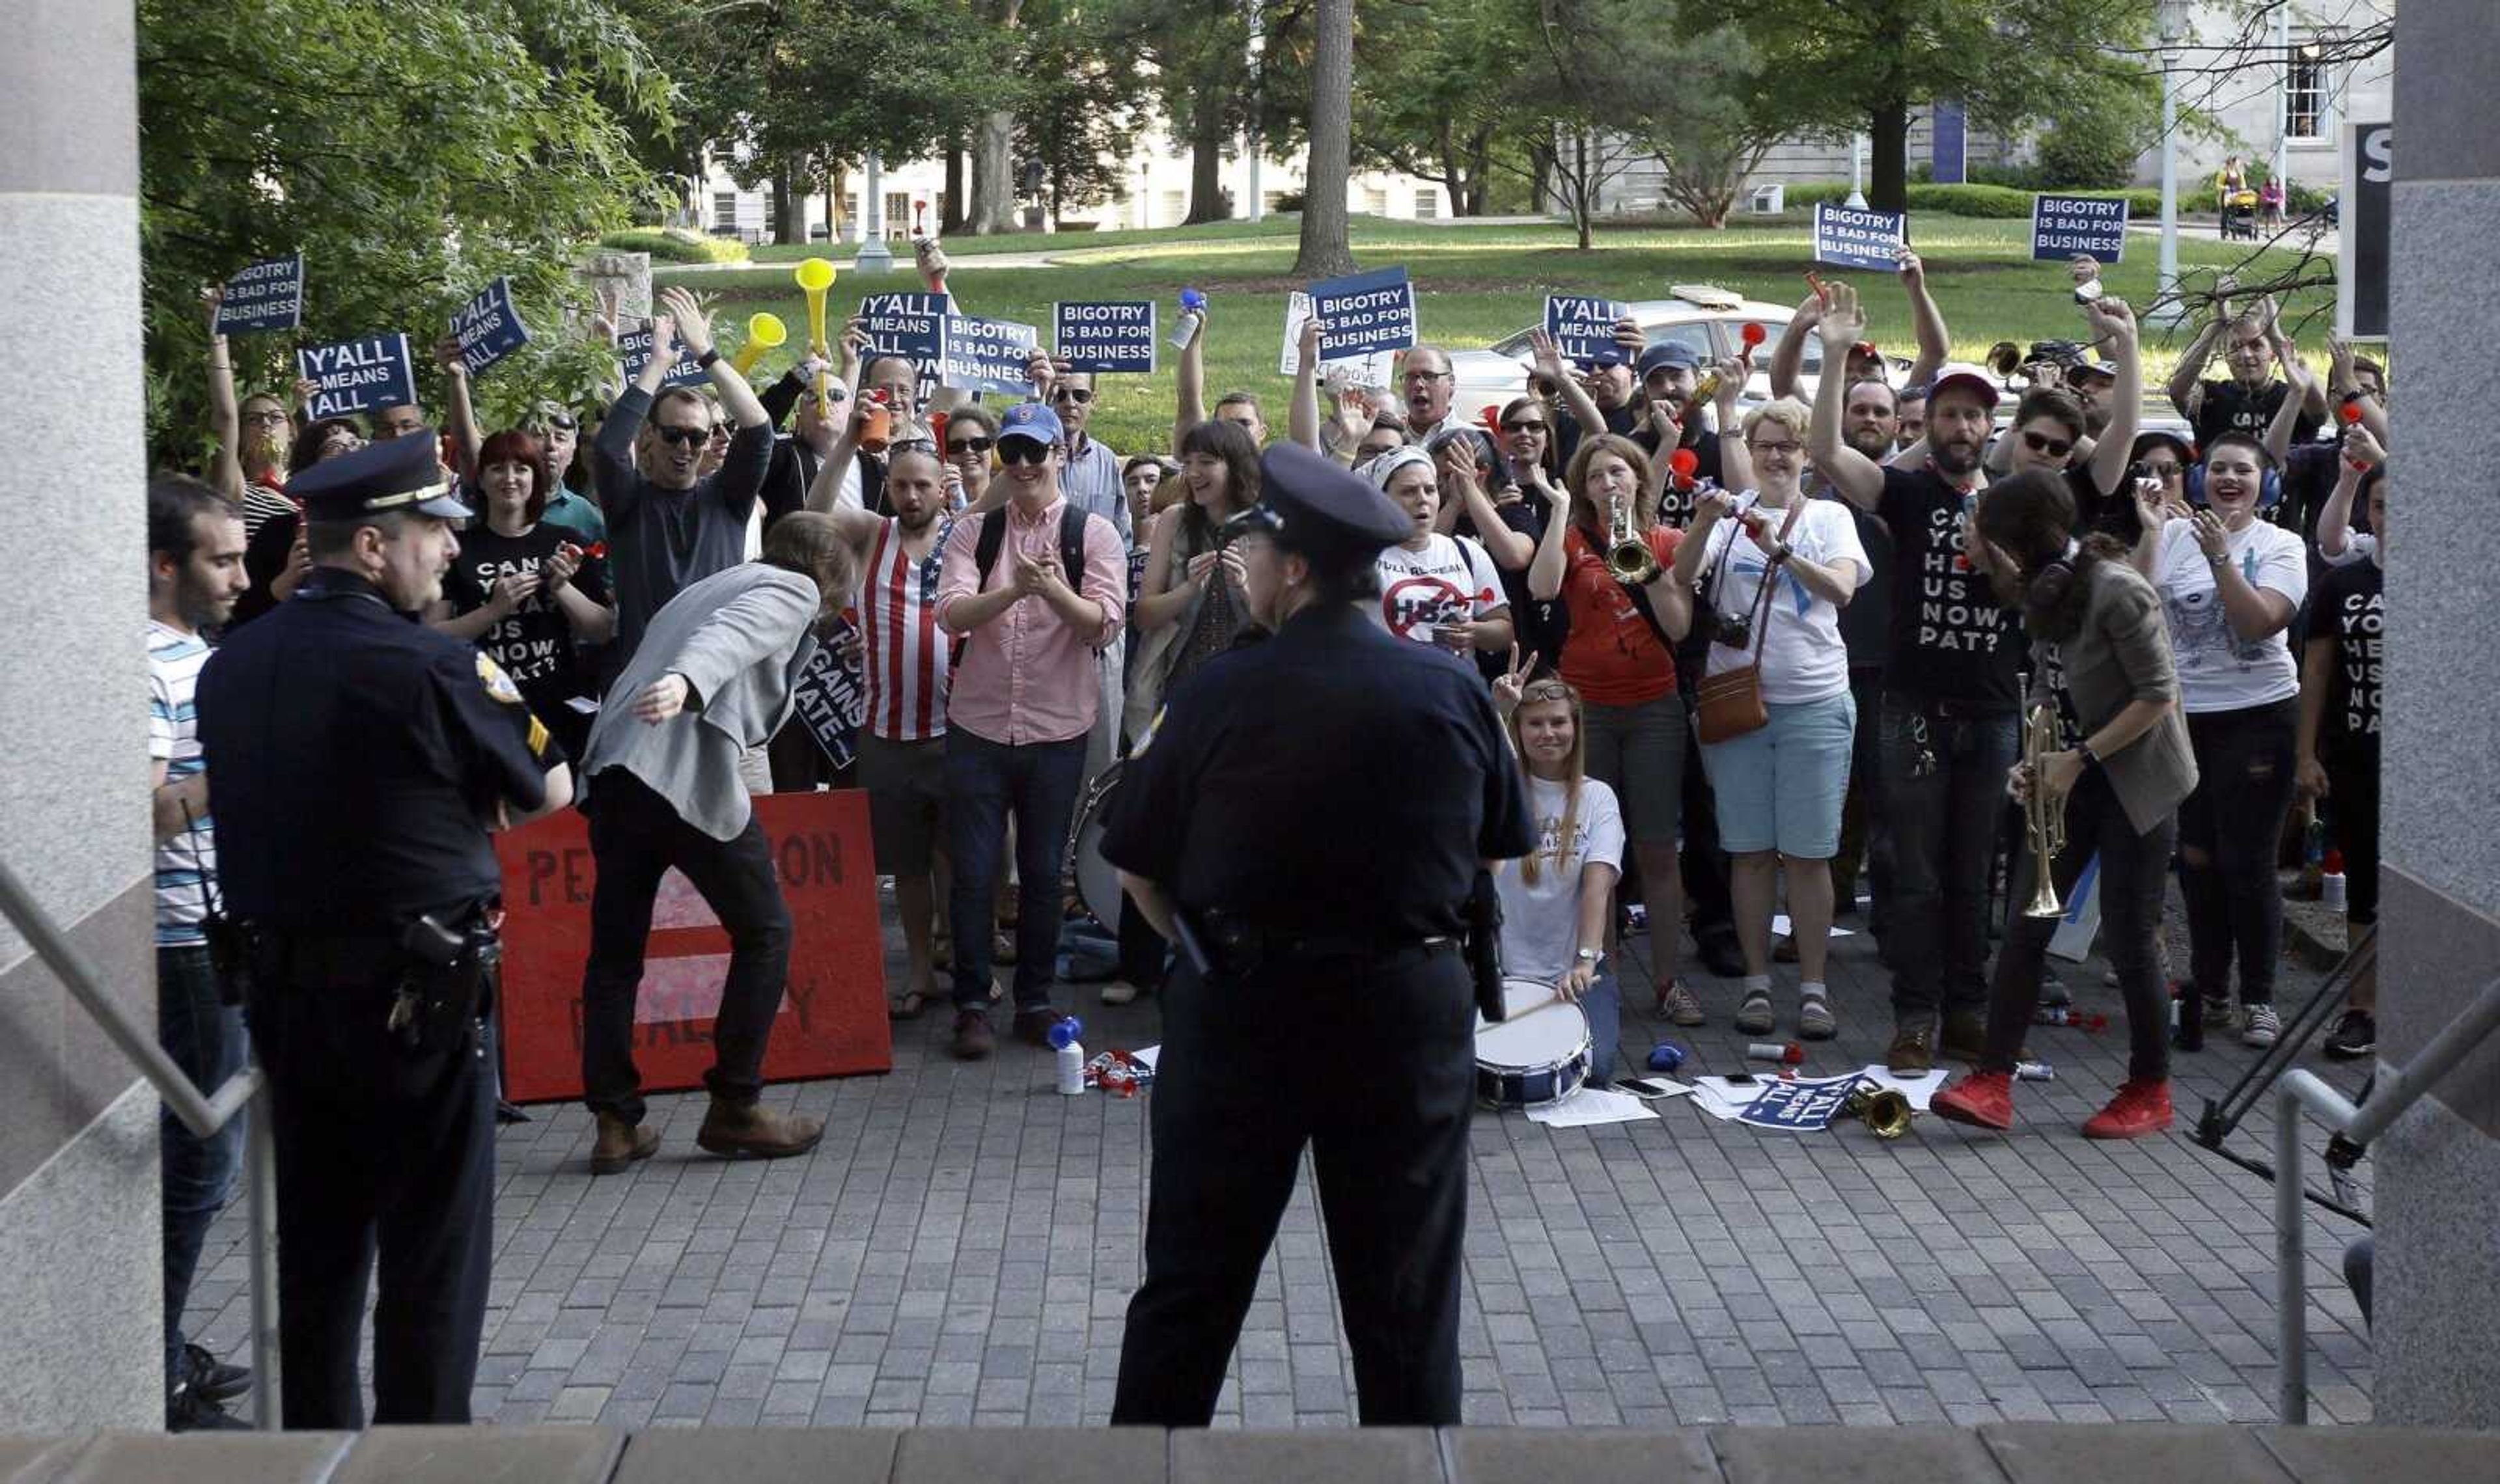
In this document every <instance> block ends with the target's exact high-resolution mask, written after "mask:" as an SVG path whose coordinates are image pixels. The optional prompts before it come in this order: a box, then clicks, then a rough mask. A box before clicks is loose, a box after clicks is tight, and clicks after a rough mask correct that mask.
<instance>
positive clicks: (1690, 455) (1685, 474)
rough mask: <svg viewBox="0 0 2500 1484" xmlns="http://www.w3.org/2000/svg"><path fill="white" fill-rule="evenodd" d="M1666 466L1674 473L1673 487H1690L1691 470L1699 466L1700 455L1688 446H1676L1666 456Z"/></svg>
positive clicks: (1691, 482) (1691, 481) (1691, 480)
mask: <svg viewBox="0 0 2500 1484" xmlns="http://www.w3.org/2000/svg"><path fill="white" fill-rule="evenodd" d="M1666 467H1667V468H1668V470H1670V471H1671V472H1672V473H1673V474H1674V475H1675V487H1676V488H1678V489H1691V488H1692V487H1693V472H1694V470H1696V469H1698V468H1700V467H1701V455H1699V454H1697V453H1695V452H1694V451H1693V450H1692V449H1690V448H1678V449H1676V450H1675V451H1674V452H1673V453H1670V454H1668V455H1667V456H1666Z"/></svg>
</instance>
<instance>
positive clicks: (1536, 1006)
mask: <svg viewBox="0 0 2500 1484" xmlns="http://www.w3.org/2000/svg"><path fill="white" fill-rule="evenodd" d="M1570 1003H1571V1002H1569V1001H1567V1000H1565V999H1563V998H1562V991H1561V990H1559V989H1558V990H1555V991H1553V992H1551V993H1549V994H1547V995H1546V997H1545V998H1544V999H1542V1000H1539V1001H1536V1002H1535V1003H1533V1004H1531V1005H1528V1006H1510V1007H1509V1008H1508V1009H1507V1010H1505V1011H1504V1013H1503V1015H1502V1017H1501V1023H1502V1024H1503V1025H1517V1024H1519V1023H1520V1022H1521V1021H1523V1020H1525V1019H1527V1018H1528V1017H1529V1016H1530V1015H1533V1014H1535V1013H1536V1012H1537V1011H1538V1010H1543V1009H1551V1008H1553V1007H1554V1006H1558V1005H1568V1004H1570ZM1488 1023H1490V1022H1488Z"/></svg>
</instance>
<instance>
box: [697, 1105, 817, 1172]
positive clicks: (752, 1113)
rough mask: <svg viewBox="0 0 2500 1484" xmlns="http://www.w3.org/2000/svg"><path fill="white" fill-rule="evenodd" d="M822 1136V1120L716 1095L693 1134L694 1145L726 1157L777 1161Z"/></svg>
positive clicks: (804, 1149) (812, 1144)
mask: <svg viewBox="0 0 2500 1484" xmlns="http://www.w3.org/2000/svg"><path fill="white" fill-rule="evenodd" d="M824 1137H825V1125H824V1122H823V1120H821V1119H816V1118H803V1117H801V1116H800V1115H799V1114H797V1113H775V1112H771V1111H768V1110H767V1109H766V1108H765V1107H764V1105H762V1104H760V1103H754V1102H745V1103H733V1102H731V1101H730V1100H729V1099H727V1098H718V1097H715V1098H714V1099H712V1100H711V1109H710V1111H708V1112H707V1113H705V1114H704V1121H703V1128H702V1129H701V1130H699V1131H697V1133H696V1134H695V1146H696V1147H697V1148H699V1149H702V1150H703V1151H704V1152H705V1153H707V1154H717V1155H721V1156H724V1157H725V1158H729V1159H758V1160H777V1159H786V1158H787V1157H789V1156H790V1155H793V1154H805V1153H806V1152H807V1151H808V1150H810V1149H813V1148H814V1147H816V1140H818V1139H820V1138H824Z"/></svg>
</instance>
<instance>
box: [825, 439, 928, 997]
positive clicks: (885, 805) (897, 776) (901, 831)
mask: <svg viewBox="0 0 2500 1484" xmlns="http://www.w3.org/2000/svg"><path fill="white" fill-rule="evenodd" d="M905 442H907V440H905V439H903V438H898V439H897V440H896V445H897V446H896V449H895V452H894V453H893V454H892V456H890V457H889V458H888V459H887V460H886V465H885V500H886V504H887V507H888V508H889V509H890V510H892V511H893V512H894V513H893V514H891V515H872V514H870V513H869V512H868V511H864V510H861V509H860V508H859V507H858V506H856V505H849V504H844V503H842V501H841V498H840V494H841V483H842V480H841V471H840V468H839V465H837V464H835V463H832V462H830V461H828V462H827V463H826V464H824V465H823V466H822V467H821V468H819V469H818V470H817V473H816V479H815V481H814V483H813V484H812V485H811V486H810V487H809V489H808V492H807V506H808V509H810V510H814V511H821V512H823V513H825V514H829V515H831V516H833V517H834V522H835V524H836V526H837V527H838V528H839V530H840V531H841V533H842V537H843V539H844V540H845V541H847V542H849V543H850V544H851V546H852V548H853V549H854V550H856V551H857V552H858V553H859V559H860V594H859V612H860V635H861V639H862V641H863V643H865V644H866V645H867V648H868V675H867V681H868V686H867V688H868V714H867V716H866V718H865V719H864V720H863V721H862V722H861V724H860V732H859V778H860V784H861V786H862V787H864V788H866V789H867V790H868V803H869V826H870V833H871V836H872V839H873V841H874V843H875V846H876V869H877V871H878V872H879V873H880V874H886V875H891V876H893V877H894V904H895V908H896V911H897V912H898V914H899V915H900V916H901V917H902V918H903V942H904V948H905V953H906V954H907V955H908V957H909V960H910V969H909V970H908V972H907V973H906V975H905V979H904V986H903V992H902V993H901V994H899V995H897V996H896V997H895V999H894V1003H893V1005H892V1006H890V1008H891V1010H892V1012H893V1014H894V1017H895V1018H896V1019H897V1020H908V1019H910V1018H912V1017H913V1016H915V1015H918V1014H919V1013H920V1011H921V1009H922V1007H923V1006H926V1005H927V1003H928V1000H929V997H930V995H932V994H934V993H935V992H936V989H937V971H936V968H935V966H934V964H933V963H932V961H931V955H930V940H931V932H932V925H933V921H934V916H935V912H936V906H937V894H936V888H935V886H934V881H935V877H934V874H933V867H934V866H935V863H936V855H937V846H938V841H939V840H940V839H941V838H942V837H941V836H940V834H939V831H940V830H941V829H942V828H943V811H944V807H945V802H946V682H947V680H948V678H949V677H950V674H951V672H952V670H953V668H954V658H953V654H952V643H953V642H952V640H951V639H950V638H949V637H948V636H947V635H946V634H944V633H943V632H941V631H940V630H939V629H938V607H937V605H938V572H939V570H940V568H941V566H942V564H943V556H944V550H945V544H946V533H947V532H948V530H949V529H951V527H952V524H953V523H952V521H951V520H950V519H949V518H948V517H947V514H946V486H945V483H944V481H943V476H944V471H943V469H942V468H941V466H940V465H939V464H938V455H937V454H936V453H935V452H934V451H932V450H931V449H929V448H927V447H924V446H911V447H905V446H903V445H904V444H905Z"/></svg>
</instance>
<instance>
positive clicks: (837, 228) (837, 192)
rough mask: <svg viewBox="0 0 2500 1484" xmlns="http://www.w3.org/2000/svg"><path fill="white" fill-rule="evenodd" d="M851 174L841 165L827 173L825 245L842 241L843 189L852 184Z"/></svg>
mask: <svg viewBox="0 0 2500 1484" xmlns="http://www.w3.org/2000/svg"><path fill="white" fill-rule="evenodd" d="M850 178H851V173H850V172H849V171H848V170H846V169H844V168H842V167H841V166H839V165H836V166H835V167H834V168H832V169H831V170H828V171H826V172H825V245H826V246H827V247H831V246H833V245H834V244H835V243H838V242H840V241H841V240H842V187H843V186H845V185H847V184H849V183H850Z"/></svg>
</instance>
